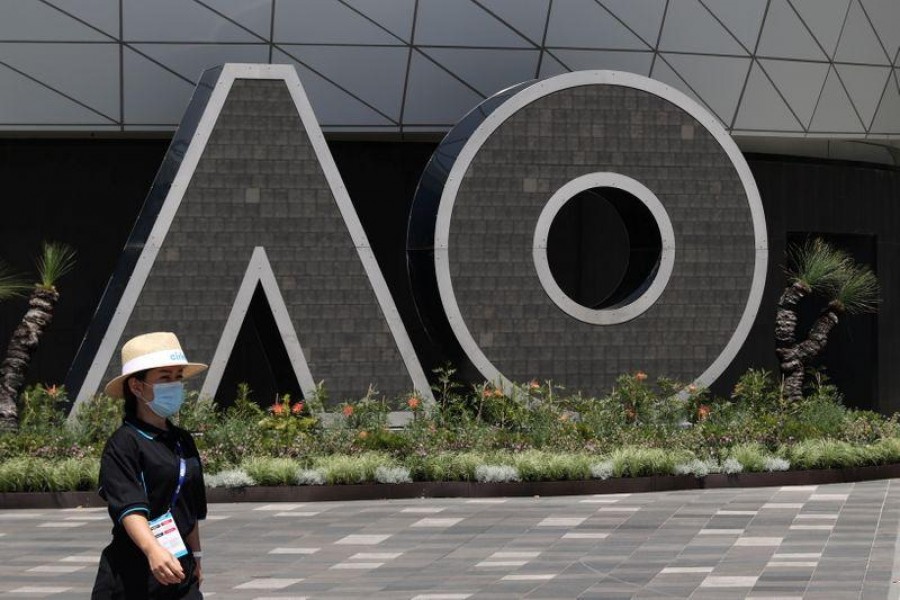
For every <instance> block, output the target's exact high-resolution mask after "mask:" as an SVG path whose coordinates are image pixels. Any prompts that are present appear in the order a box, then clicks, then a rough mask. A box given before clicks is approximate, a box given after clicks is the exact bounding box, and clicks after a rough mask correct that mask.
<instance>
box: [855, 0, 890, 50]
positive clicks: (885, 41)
mask: <svg viewBox="0 0 900 600" xmlns="http://www.w3.org/2000/svg"><path fill="white" fill-rule="evenodd" d="M861 3H862V7H863V8H864V9H865V11H866V14H867V15H868V16H869V20H870V21H871V22H872V25H874V26H875V32H876V33H877V34H878V37H879V38H880V39H881V43H882V45H883V46H884V48H885V50H887V54H888V56H889V57H891V58H893V59H894V60H897V59H898V58H900V57H898V51H900V2H897V0H861ZM895 64H896V63H895Z"/></svg>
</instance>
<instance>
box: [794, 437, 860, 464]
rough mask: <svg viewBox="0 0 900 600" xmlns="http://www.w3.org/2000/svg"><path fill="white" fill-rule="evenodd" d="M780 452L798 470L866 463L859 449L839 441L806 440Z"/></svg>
mask: <svg viewBox="0 0 900 600" xmlns="http://www.w3.org/2000/svg"><path fill="white" fill-rule="evenodd" d="M782 452H783V454H784V456H785V457H786V458H787V459H788V460H789V461H790V462H791V464H792V465H793V466H794V467H796V468H798V469H832V468H842V467H855V466H859V465H861V464H864V463H865V462H866V455H865V453H864V452H863V451H862V450H861V449H860V448H859V447H857V446H854V445H852V444H849V443H847V442H844V441H841V440H806V441H802V442H798V443H797V444H794V445H792V446H785V447H784V448H783V450H782Z"/></svg>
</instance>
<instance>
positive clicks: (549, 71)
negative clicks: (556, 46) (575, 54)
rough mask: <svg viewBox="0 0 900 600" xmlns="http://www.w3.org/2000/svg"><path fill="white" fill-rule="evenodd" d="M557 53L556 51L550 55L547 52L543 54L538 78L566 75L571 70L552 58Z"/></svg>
mask: <svg viewBox="0 0 900 600" xmlns="http://www.w3.org/2000/svg"><path fill="white" fill-rule="evenodd" d="M557 52H558V50H553V51H552V54H551V52H550V51H549V50H548V51H545V52H544V54H543V56H542V57H541V72H540V73H539V74H538V77H539V78H541V79H544V78H546V77H553V76H554V75H561V74H563V73H568V72H569V71H570V70H571V69H569V68H567V67H566V66H565V65H564V64H562V63H561V62H559V61H558V60H557V59H556V58H554V56H555V55H556V53H557Z"/></svg>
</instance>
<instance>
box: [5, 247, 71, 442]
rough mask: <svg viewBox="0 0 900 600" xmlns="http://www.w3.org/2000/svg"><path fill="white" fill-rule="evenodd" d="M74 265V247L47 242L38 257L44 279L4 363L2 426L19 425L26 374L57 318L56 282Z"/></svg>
mask: <svg viewBox="0 0 900 600" xmlns="http://www.w3.org/2000/svg"><path fill="white" fill-rule="evenodd" d="M74 266H75V251H74V250H73V249H72V248H71V247H69V246H67V245H65V244H59V243H49V242H44V245H43V250H42V253H41V256H40V257H39V258H38V260H37V270H38V276H39V277H40V282H39V283H36V284H34V286H33V287H32V289H31V295H30V296H29V298H28V310H27V311H26V313H25V316H24V317H22V321H21V322H20V323H19V326H18V327H16V330H15V331H14V332H13V335H12V338H10V340H9V346H7V349H6V358H5V359H4V360H3V363H2V364H0V429H15V428H16V427H17V425H18V410H17V408H16V398H17V397H18V395H19V392H20V391H21V390H22V386H23V385H24V383H25V374H26V373H27V372H28V365H29V364H30V363H31V357H32V356H33V355H34V352H35V351H36V350H37V346H38V342H39V341H40V338H41V335H42V334H43V333H44V330H45V329H46V328H47V326H48V325H49V324H50V321H51V320H52V319H53V310H54V308H55V307H56V302H57V301H58V300H59V292H58V291H57V289H56V283H57V282H58V281H59V279H60V278H61V277H62V276H63V275H65V274H66V273H68V272H69V271H71V270H72V268H73V267H74Z"/></svg>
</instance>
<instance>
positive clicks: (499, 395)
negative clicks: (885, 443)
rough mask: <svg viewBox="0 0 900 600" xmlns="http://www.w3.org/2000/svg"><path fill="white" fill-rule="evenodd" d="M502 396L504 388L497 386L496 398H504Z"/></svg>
mask: <svg viewBox="0 0 900 600" xmlns="http://www.w3.org/2000/svg"><path fill="white" fill-rule="evenodd" d="M502 397H503V390H501V389H500V388H496V389H495V390H494V398H502Z"/></svg>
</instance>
